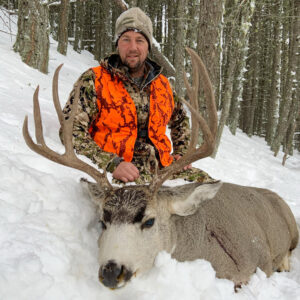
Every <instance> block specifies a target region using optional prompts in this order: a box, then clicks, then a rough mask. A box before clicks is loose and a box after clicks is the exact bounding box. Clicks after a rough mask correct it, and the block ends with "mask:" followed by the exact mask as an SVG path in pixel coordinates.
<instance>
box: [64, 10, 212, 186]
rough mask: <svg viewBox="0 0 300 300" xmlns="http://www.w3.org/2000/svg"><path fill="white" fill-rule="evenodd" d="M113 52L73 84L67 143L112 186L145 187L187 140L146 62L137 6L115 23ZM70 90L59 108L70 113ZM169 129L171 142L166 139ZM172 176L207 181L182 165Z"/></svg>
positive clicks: (145, 22)
mask: <svg viewBox="0 0 300 300" xmlns="http://www.w3.org/2000/svg"><path fill="white" fill-rule="evenodd" d="M115 41H116V47H117V53H114V54H112V55H110V56H109V57H107V58H105V59H104V60H103V61H101V63H100V66H98V67H95V68H92V69H89V70H88V71H86V72H85V73H84V74H83V75H82V76H81V77H80V78H79V80H78V81H77V85H78V84H79V85H80V101H79V107H78V110H77V113H76V116H75V120H74V129H73V143H74V147H75V149H76V151H77V153H79V154H83V155H85V156H87V157H88V158H90V159H91V160H92V161H93V162H94V163H95V164H97V165H98V166H99V167H100V168H106V170H107V171H109V172H111V173H112V175H113V178H114V180H115V181H117V182H120V181H121V182H131V181H135V182H136V183H145V182H147V181H150V180H151V178H152V175H153V171H154V170H155V164H156V162H155V160H157V161H158V163H159V167H160V168H162V167H166V166H168V165H170V164H171V163H172V161H173V160H174V159H175V160H177V159H180V157H181V156H182V155H183V154H184V153H185V151H186V149H187V146H188V143H189V136H190V129H189V121H188V118H187V116H186V113H185V111H184V109H183V106H182V103H181V102H180V101H179V99H178V98H177V97H176V95H175V96H174V95H173V92H172V89H171V86H170V84H169V82H168V80H167V78H166V77H164V76H163V75H162V74H161V72H162V68H161V67H160V66H159V65H157V64H156V63H155V62H153V61H152V60H150V59H149V58H148V54H149V51H150V50H151V46H152V22H151V20H150V18H149V17H148V16H146V14H145V13H144V12H143V11H142V10H140V9H139V8H131V9H129V10H127V11H125V12H124V13H122V14H121V15H120V16H119V18H118V19H117V22H116V30H115ZM74 94H75V91H74V90H73V91H72V92H71V94H70V97H69V100H68V102H67V104H66V106H65V108H64V110H63V112H64V114H65V117H66V118H67V117H68V114H69V113H70V111H71V108H72V103H73V99H74ZM166 125H168V126H169V128H170V130H171V132H170V135H171V139H172V142H173V153H172V155H171V150H172V146H171V142H170V140H169V138H168V137H167V135H166ZM176 177H180V178H184V179H187V180H190V181H192V180H198V181H207V180H211V178H210V177H209V176H208V175H207V174H206V173H205V172H203V171H201V170H198V169H195V168H192V167H191V166H190V165H189V166H186V167H185V168H184V170H183V172H181V173H180V174H178V175H176V176H175V178H176Z"/></svg>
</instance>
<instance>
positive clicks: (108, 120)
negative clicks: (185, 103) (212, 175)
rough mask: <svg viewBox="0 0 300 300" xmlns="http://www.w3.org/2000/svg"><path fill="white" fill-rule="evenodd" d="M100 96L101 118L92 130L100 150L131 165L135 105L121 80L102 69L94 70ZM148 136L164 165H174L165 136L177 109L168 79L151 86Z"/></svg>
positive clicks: (157, 80) (168, 141) (162, 77)
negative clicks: (116, 156) (174, 110)
mask: <svg viewBox="0 0 300 300" xmlns="http://www.w3.org/2000/svg"><path fill="white" fill-rule="evenodd" d="M92 70H93V71H94V73H95V75H96V78H95V89H96V92H97V105H98V108H99V116H98V117H97V119H96V120H95V122H94V123H93V124H92V126H91V127H90V129H89V132H90V134H91V135H92V137H93V139H94V141H95V142H96V143H97V144H98V145H99V147H100V148H101V149H102V150H104V151H106V152H111V153H116V154H117V155H118V156H119V157H123V159H124V160H125V161H127V162H130V161H131V160H132V157H133V151H134V145H135V141H136V138H137V131H138V130H137V113H136V108H135V104H134V102H133V100H132V98H131V97H130V95H129V93H128V92H127V90H126V89H125V87H124V85H123V83H122V81H121V79H120V78H119V77H118V76H115V77H114V80H112V76H111V74H110V73H109V72H108V71H107V70H106V69H105V68H103V67H101V66H98V67H95V68H92ZM150 89H151V90H150V91H151V93H150V114H149V124H148V136H149V138H150V140H151V141H152V143H153V145H154V146H155V148H156V149H157V150H158V153H159V157H160V161H161V164H162V165H163V166H168V165H170V164H171V163H172V161H173V157H172V156H171V155H170V153H171V142H170V140H169V139H168V137H167V136H166V133H165V132H166V126H167V124H168V122H169V120H170V118H171V115H172V112H173V109H174V100H173V93H172V89H171V87H170V84H169V82H168V80H167V78H166V77H165V76H163V75H159V76H158V77H157V78H156V79H154V80H153V81H152V82H151V88H150Z"/></svg>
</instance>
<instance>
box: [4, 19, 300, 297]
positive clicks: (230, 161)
mask: <svg viewBox="0 0 300 300" xmlns="http://www.w3.org/2000/svg"><path fill="white" fill-rule="evenodd" d="M12 21H14V22H12V23H11V24H12V32H13V33H16V20H15V19H13V20H12ZM0 30H3V31H7V28H5V27H4V25H3V24H1V23H0ZM14 39H15V37H11V36H10V35H8V34H5V33H4V32H2V31H0V70H1V72H0V128H1V132H0V166H1V169H0V176H1V178H2V180H1V182H0V299H1V300H2V299H3V300H17V299H18V300H22V299H24V300H28V299H30V300H41V299H42V300H48V299H49V300H50V299H51V300H53V299H58V300H60V299H62V300H68V299H72V300H74V299H75V300H76V299H89V300H94V299H106V300H127V299H128V300H129V299H138V300H139V299H141V300H148V299H149V300H150V299H151V300H160V299H172V300H173V299H174V300H176V299H187V300H191V299H192V300H193V299H201V300H220V299H224V300H227V299H228V300H229V299H230V300H232V299H233V300H246V299H247V300H248V299H251V300H252V299H259V300H268V299H269V300H271V299H272V300H274V299H280V300H285V299H294V300H296V299H300V246H298V247H297V248H296V250H295V251H294V252H293V254H292V257H291V271H290V272H288V273H275V274H273V275H272V276H271V277H270V278H266V276H265V274H264V273H263V272H262V271H260V270H257V272H256V273H255V274H254V275H253V276H252V277H251V280H250V282H249V284H248V285H246V286H243V287H242V288H241V290H240V291H239V292H238V293H234V291H233V284H232V282H230V281H228V280H225V279H217V278H216V277H215V272H214V270H213V269H212V267H211V265H210V263H208V262H207V261H204V260H200V259H199V260H196V261H193V262H183V263H179V262H177V261H176V260H174V259H172V258H171V257H170V255H169V254H168V253H164V252H163V253H160V254H159V255H158V257H157V259H156V262H155V266H154V267H153V269H151V270H150V271H149V272H148V273H147V274H144V275H143V276H141V277H137V278H134V279H133V280H132V282H130V283H129V284H128V285H127V286H125V287H124V288H123V289H120V290H115V291H111V290H109V289H107V288H105V287H104V286H103V285H101V284H100V283H99V282H98V280H97V272H98V264H97V237H98V235H99V230H100V229H99V226H98V224H97V216H96V212H95V207H94V205H93V204H92V202H91V200H90V199H89V198H88V196H87V195H86V194H85V193H84V191H83V190H82V188H81V186H80V184H79V179H80V177H82V176H85V174H83V173H81V172H79V171H76V170H73V169H69V168H66V167H63V166H61V165H58V164H55V163H53V162H51V161H48V160H46V159H45V158H43V157H41V156H38V155H37V154H35V153H34V152H32V151H31V150H30V149H29V148H28V147H27V146H26V144H25V142H24V140H23V137H22V124H23V120H24V116H25V115H28V117H29V129H30V132H31V134H32V136H34V133H33V117H32V95H33V92H34V90H35V87H36V86H37V85H38V84H39V85H40V95H39V99H40V103H41V111H42V117H43V123H44V135H45V139H46V142H47V144H48V145H49V146H50V147H51V148H53V149H56V150H57V151H58V152H60V153H63V147H62V145H61V143H60V140H59V137H58V134H57V133H58V129H59V125H58V120H57V117H56V115H55V109H54V107H53V104H52V95H51V84H52V76H53V73H54V70H55V68H56V67H57V66H58V65H59V64H61V63H64V66H63V68H62V70H61V74H60V80H59V93H60V99H61V103H62V105H63V104H64V103H65V102H66V100H67V97H68V94H69V92H70V90H71V88H72V85H73V83H74V82H75V80H76V79H77V78H78V76H79V75H80V74H81V73H82V72H83V71H85V70H86V69H87V68H89V67H91V66H96V65H97V62H96V61H95V60H93V57H92V55H91V54H89V53H88V52H83V53H82V54H78V53H75V52H73V51H72V50H71V49H69V50H68V55H67V56H66V57H65V56H63V55H61V54H59V53H57V51H56V47H57V44H56V42H55V41H53V40H51V49H50V63H49V75H44V74H42V73H40V72H38V71H37V70H34V69H32V68H30V67H28V66H27V65H25V64H23V63H22V62H21V60H20V57H19V55H18V54H17V53H15V52H14V51H13V50H12V46H13V42H14ZM282 156H283V153H280V154H279V155H278V157H274V156H273V155H272V152H271V151H270V150H269V147H268V146H267V145H266V143H265V141H264V140H263V139H261V138H258V137H252V138H251V139H250V138H248V137H247V136H246V135H245V134H243V133H242V132H241V131H239V130H238V132H237V134H236V136H233V135H231V134H230V133H229V130H228V129H227V128H225V130H224V134H223V137H222V141H221V145H220V149H219V152H218V155H217V158H216V159H215V160H213V159H211V158H207V159H204V160H202V161H199V162H197V163H195V164H194V165H195V166H198V167H201V168H202V169H204V170H206V171H207V172H208V173H209V174H211V175H212V176H213V177H215V178H218V179H221V180H223V181H228V182H234V183H238V184H242V185H251V186H258V187H265V188H269V189H271V190H273V191H275V192H277V193H278V194H279V195H280V196H282V197H283V198H284V199H285V200H286V201H287V203H288V204H289V206H290V207H291V209H292V211H293V213H294V215H295V217H296V219H297V223H298V224H300V181H299V180H300V154H299V153H296V154H295V155H294V156H293V157H290V158H289V159H288V160H287V162H286V166H285V167H283V166H282V165H281V160H282ZM178 183H179V181H175V182H173V183H170V182H169V184H171V185H172V184H173V185H175V184H178Z"/></svg>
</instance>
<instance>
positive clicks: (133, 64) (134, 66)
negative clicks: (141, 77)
mask: <svg viewBox="0 0 300 300" xmlns="http://www.w3.org/2000/svg"><path fill="white" fill-rule="evenodd" d="M129 55H132V53H130V54H129ZM122 62H123V64H124V65H125V66H126V67H128V69H129V72H130V73H135V72H138V71H140V70H141V69H144V66H145V61H141V59H140V58H139V57H137V59H135V60H134V61H132V59H130V58H127V57H125V59H124V61H122Z"/></svg>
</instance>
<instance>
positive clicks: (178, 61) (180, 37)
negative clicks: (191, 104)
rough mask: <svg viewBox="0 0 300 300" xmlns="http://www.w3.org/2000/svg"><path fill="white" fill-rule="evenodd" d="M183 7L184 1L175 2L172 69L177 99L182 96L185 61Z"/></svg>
mask: <svg viewBox="0 0 300 300" xmlns="http://www.w3.org/2000/svg"><path fill="white" fill-rule="evenodd" d="M185 5H186V0H178V2H177V11H176V14H177V16H178V18H177V26H176V29H177V30H176V37H175V39H176V51H175V61H174V67H175V69H176V84H175V90H176V93H177V95H178V96H179V97H183V96H184V82H183V72H184V59H185V53H184V48H185V36H186V29H185V20H184V16H185V15H186V14H185Z"/></svg>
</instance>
